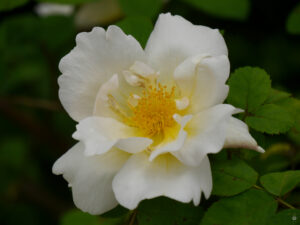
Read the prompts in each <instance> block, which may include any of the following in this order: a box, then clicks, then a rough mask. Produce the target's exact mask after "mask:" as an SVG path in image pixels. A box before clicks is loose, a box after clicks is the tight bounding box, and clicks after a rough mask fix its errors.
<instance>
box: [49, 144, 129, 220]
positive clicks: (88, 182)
mask: <svg viewBox="0 0 300 225" xmlns="http://www.w3.org/2000/svg"><path fill="white" fill-rule="evenodd" d="M128 157H129V154H128V153H125V152H122V151H120V150H112V151H110V152H108V153H106V154H104V155H101V156H92V157H86V156H85V155H84V146H83V144H81V143H78V144H76V145H75V146H74V147H73V148H71V149H70V150H69V151H68V152H66V153H65V154H64V155H63V156H62V157H60V158H59V159H58V160H57V161H56V162H55V164H54V165H53V173H54V174H57V175H59V174H63V176H64V178H65V179H66V180H67V181H68V182H69V184H70V186H71V187H72V194H73V200H74V203H75V205H76V206H77V207H78V208H79V209H81V210H82V211H84V212H88V213H90V214H102V213H104V212H107V211H109V210H111V209H113V208H114V207H116V206H117V204H118V202H117V201H116V199H115V196H114V193H113V191H112V180H113V177H114V176H115V174H116V173H117V172H118V171H119V170H120V168H121V167H122V166H123V164H124V163H125V162H126V160H127V159H128Z"/></svg>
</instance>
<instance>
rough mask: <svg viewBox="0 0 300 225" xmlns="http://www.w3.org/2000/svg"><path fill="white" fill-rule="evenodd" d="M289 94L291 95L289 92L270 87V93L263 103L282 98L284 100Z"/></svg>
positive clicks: (275, 101)
mask: <svg viewBox="0 0 300 225" xmlns="http://www.w3.org/2000/svg"><path fill="white" fill-rule="evenodd" d="M290 96H291V94H289V93H286V92H284V91H279V90H276V89H273V88H272V89H271V91H270V95H269V97H268V98H267V100H266V101H265V103H278V102H280V101H282V100H286V99H287V98H289V97H290Z"/></svg>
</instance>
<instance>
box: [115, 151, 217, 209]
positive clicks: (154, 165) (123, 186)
mask: <svg viewBox="0 0 300 225" xmlns="http://www.w3.org/2000/svg"><path fill="white" fill-rule="evenodd" d="M211 189H212V177H211V171H210V164H209V160H208V158H207V157H204V159H203V161H202V163H201V164H200V165H199V166H198V167H187V166H184V165H183V164H182V163H180V162H179V161H178V160H176V158H174V157H172V156H171V155H162V156H160V157H158V158H156V159H155V160H154V161H152V162H149V160H148V155H147V154H146V153H138V154H135V155H132V156H131V157H130V159H129V160H128V161H127V162H126V164H125V165H124V167H123V168H122V169H121V170H120V172H118V174H117V175H116V176H115V178H114V180H113V191H114V193H115V196H116V199H117V200H118V202H119V203H120V204H121V205H123V206H124V207H126V208H129V209H134V208H136V207H137V205H138V203H139V202H140V201H142V200H144V199H151V198H155V197H158V196H167V197H169V198H172V199H175V200H178V201H181V202H190V201H192V200H193V202H194V204H195V205H198V204H199V202H200V198H201V192H202V191H203V192H204V195H205V197H206V198H208V197H209V195H210V193H211Z"/></svg>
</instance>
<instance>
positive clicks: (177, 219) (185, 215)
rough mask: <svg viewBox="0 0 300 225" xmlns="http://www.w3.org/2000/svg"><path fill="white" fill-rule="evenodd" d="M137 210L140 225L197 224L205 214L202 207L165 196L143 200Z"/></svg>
mask: <svg viewBox="0 0 300 225" xmlns="http://www.w3.org/2000/svg"><path fill="white" fill-rule="evenodd" d="M137 212H138V214H137V220H138V224H139V225H176V224H180V225H195V224H198V221H200V218H201V217H202V215H203V210H202V208H200V207H194V206H193V205H192V204H183V203H179V202H177V201H174V200H171V199H168V198H165V197H160V198H155V199H153V200H145V201H143V202H141V203H140V205H139V207H138V209H137Z"/></svg>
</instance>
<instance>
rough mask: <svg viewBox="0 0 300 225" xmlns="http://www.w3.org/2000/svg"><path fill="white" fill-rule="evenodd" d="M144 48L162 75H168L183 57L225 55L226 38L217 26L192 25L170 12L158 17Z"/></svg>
mask: <svg viewBox="0 0 300 225" xmlns="http://www.w3.org/2000/svg"><path fill="white" fill-rule="evenodd" d="M145 51H146V53H147V55H148V57H149V60H150V63H151V65H152V66H153V67H154V68H155V69H157V70H159V71H160V72H161V75H162V76H171V75H172V74H173V71H174V69H175V68H176V67H177V66H178V65H179V64H180V63H181V62H183V60H185V59H186V58H188V57H190V56H193V55H198V54H203V53H207V54H209V55H212V56H217V55H227V47H226V44H225V41H224V39H223V37H222V35H221V34H220V32H219V31H218V30H217V29H211V28H209V27H206V26H200V25H193V24H192V23H190V22H189V21H187V20H185V19H184V18H182V17H181V16H172V15H171V14H170V13H167V14H161V15H160V16H159V18H158V20H157V22H156V24H155V27H154V30H153V32H152V33H151V35H150V38H149V40H148V42H147V45H146V49H145Z"/></svg>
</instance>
